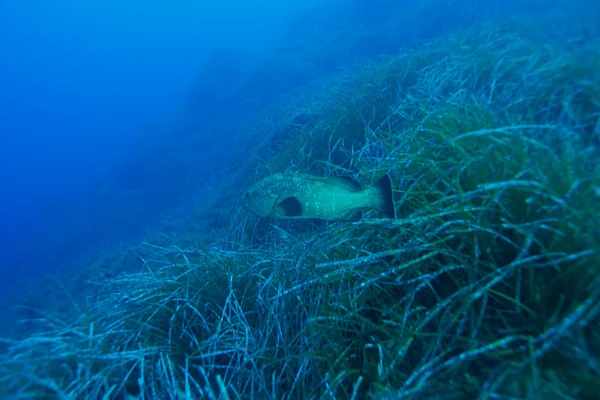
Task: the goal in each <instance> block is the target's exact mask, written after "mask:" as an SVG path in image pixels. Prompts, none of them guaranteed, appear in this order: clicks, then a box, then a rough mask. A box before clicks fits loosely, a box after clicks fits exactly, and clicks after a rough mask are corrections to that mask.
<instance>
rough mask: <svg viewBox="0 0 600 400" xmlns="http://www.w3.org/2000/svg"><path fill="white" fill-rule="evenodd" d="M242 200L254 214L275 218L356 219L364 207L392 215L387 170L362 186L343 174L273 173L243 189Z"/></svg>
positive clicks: (389, 180)
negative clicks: (328, 176) (373, 181)
mask: <svg viewBox="0 0 600 400" xmlns="http://www.w3.org/2000/svg"><path fill="white" fill-rule="evenodd" d="M242 202H243V206H244V207H245V208H246V209H248V210H250V211H252V212H254V213H255V214H256V215H258V216H260V217H270V218H276V219H322V220H330V221H333V220H358V219H360V218H361V217H362V212H363V211H366V210H377V211H379V212H380V213H381V214H382V215H383V216H385V217H387V218H395V217H396V209H395V205H394V194H393V189H392V181H391V179H390V177H389V175H387V174H386V175H384V176H383V178H381V179H380V180H379V181H378V182H377V183H375V184H374V185H373V186H371V187H368V188H366V189H363V188H362V187H361V185H360V183H358V182H357V181H356V180H355V179H353V178H351V177H347V176H340V177H335V178H325V177H318V176H312V175H305V174H295V173H280V174H274V175H271V176H268V177H266V178H264V179H262V180H261V181H259V182H257V183H256V184H255V185H254V186H253V187H251V188H250V189H249V190H248V191H246V192H245V193H244V194H243V196H242Z"/></svg>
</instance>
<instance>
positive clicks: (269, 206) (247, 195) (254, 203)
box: [242, 186, 279, 217]
mask: <svg viewBox="0 0 600 400" xmlns="http://www.w3.org/2000/svg"><path fill="white" fill-rule="evenodd" d="M278 197H279V196H278V195H277V194H276V193H275V192H273V191H272V190H269V189H268V188H264V187H262V186H255V187H252V188H250V189H249V190H247V191H246V192H244V194H243V195H242V206H243V207H244V208H245V209H247V210H249V211H252V212H253V213H254V214H256V215H258V216H259V217H267V216H269V215H270V214H271V212H272V210H273V208H274V207H275V204H276V202H277V199H278Z"/></svg>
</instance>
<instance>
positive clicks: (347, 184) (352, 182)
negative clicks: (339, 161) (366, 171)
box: [330, 176, 362, 192]
mask: <svg viewBox="0 0 600 400" xmlns="http://www.w3.org/2000/svg"><path fill="white" fill-rule="evenodd" d="M330 182H331V183H333V184H335V185H337V186H340V187H343V188H344V189H346V190H347V191H349V192H360V191H361V190H362V186H361V185H360V183H358V181H357V180H356V179H354V178H352V177H350V176H336V177H335V178H330Z"/></svg>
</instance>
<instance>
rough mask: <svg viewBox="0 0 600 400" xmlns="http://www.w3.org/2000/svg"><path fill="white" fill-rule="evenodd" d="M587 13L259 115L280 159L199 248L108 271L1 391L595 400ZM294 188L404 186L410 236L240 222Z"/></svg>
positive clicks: (106, 263)
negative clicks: (310, 181) (320, 183)
mask: <svg viewBox="0 0 600 400" xmlns="http://www.w3.org/2000/svg"><path fill="white" fill-rule="evenodd" d="M446 3H447V2H439V3H437V2H428V4H430V5H431V4H446ZM453 3H454V4H458V3H460V2H453ZM421 4H422V3H421ZM464 4H467V5H470V2H465V3H464ZM531 4H535V3H534V2H532V3H531ZM587 6H588V7H592V6H593V4H591V3H589V4H588V5H587ZM415 7H416V6H415ZM457 7H458V5H457ZM465 7H466V6H465ZM579 11H580V12H577V10H576V9H574V8H572V7H571V6H570V5H568V4H567V5H566V6H565V5H562V6H560V7H559V8H558V9H557V10H555V14H552V15H549V16H547V18H538V19H537V20H531V19H529V20H524V21H523V20H514V19H509V20H501V21H492V22H480V23H476V24H474V25H473V26H469V27H464V28H461V29H453V30H452V32H449V33H444V35H440V36H439V37H438V38H432V39H431V40H429V41H427V42H426V43H423V44H421V45H419V46H418V47H417V48H407V47H402V48H399V49H398V52H395V54H393V55H387V56H381V57H378V58H376V59H372V60H369V61H362V62H360V63H359V64H358V65H355V66H354V67H353V68H352V69H351V70H348V71H347V72H339V73H337V74H333V75H328V76H326V77H322V78H321V79H320V80H319V85H317V86H318V88H316V89H315V88H311V89H307V90H305V91H302V93H298V94H296V97H295V99H294V101H293V102H290V101H285V100H281V107H284V106H285V108H284V109H280V110H279V111H278V112H276V113H275V112H273V114H271V115H270V117H271V118H270V119H268V120H267V122H265V123H259V122H256V121H254V120H252V119H250V120H251V121H252V122H247V125H245V128H246V129H245V130H246V132H250V133H254V136H253V138H261V140H260V141H259V140H256V141H257V143H258V144H259V145H260V146H256V147H255V148H254V149H253V152H252V156H250V155H247V157H246V158H247V160H245V162H244V163H242V164H241V165H238V166H236V167H234V169H235V171H234V172H232V173H231V174H230V178H229V181H227V182H225V183H224V184H223V185H222V186H221V187H219V188H217V189H216V190H215V191H214V193H213V194H212V201H211V202H208V203H206V205H205V206H204V208H203V209H200V210H199V211H198V213H197V215H196V216H195V218H196V221H199V222H196V223H195V225H194V228H193V229H191V228H189V226H188V225H189V222H187V221H183V222H182V221H178V222H173V226H172V227H171V228H170V229H169V230H165V231H162V232H158V233H157V234H155V235H149V236H148V237H147V238H146V240H145V241H143V242H142V243H140V244H139V245H137V246H133V247H131V248H129V249H127V251H120V252H115V253H113V254H108V255H106V256H105V257H103V258H98V259H96V260H95V261H94V262H91V263H90V264H89V266H88V268H87V269H84V270H82V271H81V272H80V274H81V275H82V278H80V279H78V280H77V279H76V280H77V284H78V285H82V283H81V281H83V280H85V281H86V282H87V284H86V285H85V286H82V287H77V288H75V289H74V288H73V287H71V286H70V285H69V284H68V282H67V283H63V286H65V291H67V292H68V293H69V296H65V297H64V300H63V303H62V305H61V308H60V309H52V308H47V309H44V310H40V311H38V314H36V313H34V312H33V311H30V312H31V315H32V316H34V317H32V318H31V319H30V320H29V321H28V323H29V324H30V325H35V327H36V329H37V332H35V333H33V334H30V335H29V336H26V337H23V338H19V339H17V338H14V339H9V338H6V339H4V340H3V341H2V343H3V347H4V353H3V354H2V356H1V359H0V393H1V394H2V395H3V397H5V398H90V399H95V398H122V399H125V398H139V399H142V398H178V399H184V398H187V399H191V398H208V399H217V398H225V399H228V398H229V399H233V398H240V399H251V398H259V399H282V398H286V399H292V398H305V399H317V398H344V399H360V398H376V399H388V398H389V399H392V398H394V399H398V398H402V399H434V398H445V399H447V398H461V399H462V398H505V399H508V398H510V399H514V398H517V399H592V398H597V393H599V392H600V359H599V354H600V340H599V339H600V338H599V333H598V332H600V330H599V319H598V313H600V278H599V277H598V276H599V272H600V271H599V269H600V253H599V252H600V231H599V228H598V227H599V226H600V220H599V219H600V167H599V163H598V162H599V160H600V157H599V151H600V149H599V146H600V122H599V121H600V113H599V110H600V108H599V106H600V76H599V75H598V71H599V70H600V47H599V44H598V36H597V32H593V35H591V32H592V31H593V30H594V29H597V26H599V25H598V23H597V22H598V21H597V18H598V15H599V14H598V13H595V14H594V13H590V12H589V9H584V8H583V7H582V8H581V9H580V10H579ZM398 18H400V19H401V17H398ZM571 19H577V24H571V25H569V23H570V22H569V21H570V20H571ZM392 20H393V19H392V18H390V21H389V23H390V24H391V21H392ZM425 22H426V20H424V23H425ZM413 23H414V24H415V25H416V26H418V23H417V21H413ZM588 23H589V24H588ZM575 25H577V26H575ZM390 26H391V25H390ZM557 26H558V27H560V29H557V28H556V27H557ZM551 27H552V28H553V29H550V28H551ZM390 29H391V28H390ZM565 32H566V34H565ZM353 33H354V34H356V32H353ZM315 46H316V45H315ZM249 84H251V83H249ZM275 108H276V107H273V108H270V109H268V110H269V111H270V110H274V109H275ZM257 118H258V117H257ZM253 124H254V125H253ZM286 171H292V172H300V173H307V174H312V175H318V176H339V175H345V176H352V177H353V178H354V179H356V180H357V181H358V182H360V183H361V184H363V185H364V186H367V185H370V184H372V183H373V182H375V181H376V180H377V179H378V178H379V177H381V176H382V175H384V174H385V173H389V174H390V176H391V178H392V181H393V182H395V185H396V199H395V200H396V212H397V218H396V219H379V218H375V215H369V214H366V215H365V216H364V217H363V219H362V220H360V221H357V222H351V223H348V222H334V223H331V222H323V221H320V222H306V221H304V222H298V221H274V220H270V219H265V218H259V217H257V216H255V215H253V214H251V213H248V212H247V211H245V210H243V209H242V208H241V207H240V198H239V195H240V194H241V193H242V192H243V191H244V190H245V189H247V188H249V187H250V186H251V185H252V184H253V183H255V182H257V181H258V180H260V179H261V178H263V177H266V176H269V175H271V174H273V173H276V172H286ZM186 226H188V230H187V231H186V230H183V229H182V228H184V227H186ZM282 233H283V234H282ZM119 271H121V272H119ZM53 296H55V297H58V295H57V294H53ZM32 297H34V296H33V295H32ZM32 301H33V300H32ZM58 301H59V300H56V301H55V303H57V302H58ZM38 308H39V307H38Z"/></svg>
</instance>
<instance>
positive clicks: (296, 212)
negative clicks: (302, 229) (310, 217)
mask: <svg viewBox="0 0 600 400" xmlns="http://www.w3.org/2000/svg"><path fill="white" fill-rule="evenodd" d="M278 206H279V208H281V210H282V211H283V213H284V215H285V216H286V217H301V216H302V214H303V213H304V207H302V203H301V202H300V200H298V198H297V197H294V196H290V197H287V198H285V199H283V200H281V202H279V204H278Z"/></svg>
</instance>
